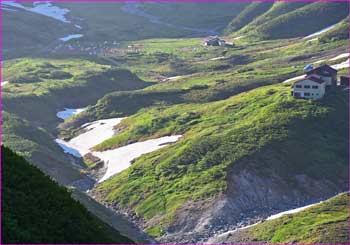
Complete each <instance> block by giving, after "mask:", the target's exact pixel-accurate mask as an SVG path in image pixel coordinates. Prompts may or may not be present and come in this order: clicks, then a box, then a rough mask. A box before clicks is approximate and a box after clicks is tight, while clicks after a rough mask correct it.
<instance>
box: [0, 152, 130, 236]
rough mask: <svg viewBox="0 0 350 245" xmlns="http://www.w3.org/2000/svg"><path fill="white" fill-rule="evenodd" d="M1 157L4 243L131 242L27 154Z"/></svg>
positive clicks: (5, 154) (2, 155) (5, 153)
mask: <svg viewBox="0 0 350 245" xmlns="http://www.w3.org/2000/svg"><path fill="white" fill-rule="evenodd" d="M1 157H2V159H1V162H2V175H3V176H2V243H132V241H131V240H129V239H127V238H125V237H123V236H122V235H120V234H119V233H118V232H117V231H115V230H113V229H112V228H110V227H109V226H107V225H106V224H104V223H102V222H101V221H100V220H98V219H97V218H96V217H94V216H93V215H91V214H90V213H89V212H88V211H87V210H86V208H84V206H82V205H81V204H80V203H79V202H77V201H75V200H74V199H72V198H71V196H70V193H69V192H67V190H66V189H65V188H63V187H59V186H58V185H57V184H56V183H55V182H53V181H52V180H51V179H49V178H48V177H47V176H45V175H44V174H43V173H41V172H40V171H39V169H37V168H36V167H34V166H32V165H30V164H29V163H28V162H27V161H26V160H25V159H24V158H22V157H20V156H18V155H16V154H15V153H14V152H12V151H11V150H10V149H8V148H6V147H3V146H2V148H1Z"/></svg>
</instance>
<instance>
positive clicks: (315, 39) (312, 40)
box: [306, 37, 318, 43]
mask: <svg viewBox="0 0 350 245" xmlns="http://www.w3.org/2000/svg"><path fill="white" fill-rule="evenodd" d="M317 40H318V37H316V38H313V39H310V40H307V41H306V42H307V43H309V42H314V41H317Z"/></svg>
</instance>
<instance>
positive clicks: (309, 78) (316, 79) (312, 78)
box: [294, 76, 325, 84]
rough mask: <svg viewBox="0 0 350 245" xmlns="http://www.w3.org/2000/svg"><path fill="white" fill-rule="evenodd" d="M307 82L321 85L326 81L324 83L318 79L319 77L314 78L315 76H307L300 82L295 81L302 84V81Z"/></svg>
mask: <svg viewBox="0 0 350 245" xmlns="http://www.w3.org/2000/svg"><path fill="white" fill-rule="evenodd" d="M305 80H310V81H313V82H315V83H319V84H322V83H324V82H325V81H323V80H322V79H320V78H317V77H314V76H307V77H304V78H302V79H299V80H297V81H295V82H294V83H298V82H302V81H305Z"/></svg>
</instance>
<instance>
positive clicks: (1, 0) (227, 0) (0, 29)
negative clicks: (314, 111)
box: [0, 0, 350, 245]
mask: <svg viewBox="0 0 350 245" xmlns="http://www.w3.org/2000/svg"><path fill="white" fill-rule="evenodd" d="M14 1H17V0H14ZM278 1H280V2H282V1H283V2H349V0H260V1H257V0H253V1H251V0H127V1H125V0H53V1H49V2H58V3H59V2H81V3H84V2H101V3H103V2H278ZM1 2H6V1H4V0H0V4H1ZM18 2H34V1H33V0H19V1H18ZM37 2H47V1H43V0H40V1H37ZM349 13H350V2H349ZM2 21H3V19H2V8H0V32H1V33H0V82H1V83H2V82H3V80H2V62H3V52H2V51H3V40H2V36H3V30H2V26H3V25H2ZM348 21H349V24H350V19H348ZM348 52H349V53H350V30H349V38H348ZM349 66H350V64H349ZM348 75H349V76H350V68H349V69H348ZM348 91H349V92H348V93H349V95H350V90H348ZM348 103H349V106H350V100H349V101H348ZM0 110H1V112H0V144H1V145H2V122H3V121H2V119H3V118H2V87H1V86H0ZM349 122H350V112H349V120H348V123H349ZM349 126H350V124H349ZM348 140H349V145H350V130H349V129H348ZM348 153H349V155H348V161H349V167H348V178H349V179H348V191H350V149H349V148H348ZM0 158H1V159H0V200H2V185H1V184H2V165H1V161H2V152H1V147H0ZM348 199H349V204H350V195H349V197H348ZM348 212H349V213H350V205H349V207H348ZM0 213H1V214H2V201H0ZM348 236H349V237H350V220H349V233H348ZM1 238H2V216H1V217H0V244H1ZM62 245H68V244H62ZM90 245H98V244H90ZM100 245H104V244H100ZM106 245H107V244H106ZM109 245H110V244H109ZM191 245H192V244H191ZM218 245H219V244H218ZM245 245H257V244H245ZM264 245H266V244H264ZM276 245H279V244H276ZM281 245H282V244H281ZM310 245H312V244H310ZM313 245H316V244H313ZM323 245H335V244H323Z"/></svg>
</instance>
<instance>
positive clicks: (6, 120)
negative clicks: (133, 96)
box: [2, 58, 148, 184]
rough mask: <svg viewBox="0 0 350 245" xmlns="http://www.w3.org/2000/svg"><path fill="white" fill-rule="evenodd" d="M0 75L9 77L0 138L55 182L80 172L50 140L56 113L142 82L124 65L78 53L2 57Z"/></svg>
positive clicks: (65, 181) (140, 85)
mask: <svg viewBox="0 0 350 245" xmlns="http://www.w3.org/2000/svg"><path fill="white" fill-rule="evenodd" d="M3 78H4V80H8V81H9V83H8V84H6V85H5V86H4V87H2V102H3V110H4V111H3V141H4V143H5V144H6V145H8V146H9V147H11V149H14V150H15V151H18V152H20V153H21V154H22V155H23V156H25V157H26V158H27V159H30V160H31V161H32V162H34V163H35V164H37V165H38V166H39V167H40V168H41V169H42V170H43V171H45V173H47V174H50V175H51V176H52V177H54V178H56V180H57V181H59V182H60V183H61V184H62V183H63V184H69V183H71V182H72V181H74V180H76V179H79V178H81V177H82V176H81V174H80V173H79V171H78V170H77V169H76V168H75V167H74V166H73V165H72V164H71V163H70V162H71V160H70V159H69V158H68V157H67V155H66V154H64V153H63V151H62V149H60V147H59V146H58V145H57V144H56V143H54V141H53V140H54V137H55V136H54V134H55V131H56V130H57V129H56V127H57V124H58V123H59V122H60V119H58V118H57V117H56V113H57V112H58V111H60V110H63V109H64V108H65V107H68V108H71V107H73V108H79V107H83V106H87V105H89V104H93V103H95V102H96V101H97V99H98V98H99V97H101V96H103V95H105V94H106V93H108V92H111V91H115V90H132V89H140V88H144V87H146V86H147V85H148V84H147V83H145V82H143V81H142V80H140V79H139V78H138V77H136V76H135V75H133V74H132V73H131V72H129V71H127V70H124V69H116V68H113V67H111V66H109V65H101V64H98V63H96V62H93V61H88V60H80V59H61V60H59V59H57V60H55V59H30V58H23V59H16V60H11V61H6V62H4V66H3ZM77 163H79V164H80V162H79V161H78V160H77Z"/></svg>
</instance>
